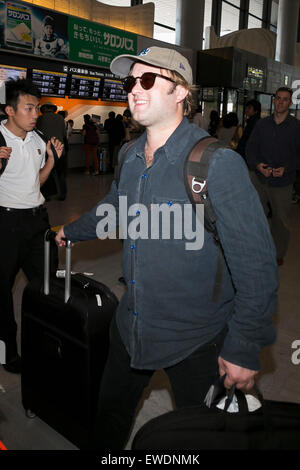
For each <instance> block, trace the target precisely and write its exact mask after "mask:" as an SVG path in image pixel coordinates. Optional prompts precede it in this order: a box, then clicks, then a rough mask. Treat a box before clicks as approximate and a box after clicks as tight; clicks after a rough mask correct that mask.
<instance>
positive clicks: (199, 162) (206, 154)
mask: <svg viewBox="0 0 300 470" xmlns="http://www.w3.org/2000/svg"><path fill="white" fill-rule="evenodd" d="M134 143H135V140H132V141H130V142H129V143H128V145H126V147H125V148H124V150H123V151H122V154H121V156H120V159H119V164H118V166H117V167H116V171H115V181H116V184H117V187H118V185H119V181H120V176H121V170H122V166H123V163H124V162H125V159H126V155H127V152H128V150H129V149H130V148H131V147H132V145H133V144H134ZM219 148H225V147H224V145H222V144H221V143H220V142H219V141H218V140H217V139H216V138H215V137H211V136H206V137H202V138H201V139H200V140H199V141H198V142H197V143H196V144H195V145H194V147H193V148H192V150H191V151H190V153H189V154H188V155H187V157H186V160H185V163H184V174H183V178H184V184H185V187H186V190H187V193H188V196H189V199H190V201H191V204H192V205H193V207H194V208H195V206H196V204H203V205H204V227H205V229H206V230H207V231H208V232H210V233H212V235H213V238H214V241H215V243H216V244H217V245H218V247H219V250H218V251H219V255H218V266H217V272H216V276H215V284H214V290H213V295H212V300H213V301H216V300H217V299H218V297H219V293H220V288H221V283H222V259H223V252H222V248H221V244H220V241H219V237H218V232H217V227H216V222H217V217H216V214H215V212H214V210H213V207H212V205H211V202H210V199H209V195H208V191H207V185H206V180H207V174H208V168H209V163H210V159H211V157H212V155H213V154H214V152H215V151H216V150H218V149H219Z"/></svg>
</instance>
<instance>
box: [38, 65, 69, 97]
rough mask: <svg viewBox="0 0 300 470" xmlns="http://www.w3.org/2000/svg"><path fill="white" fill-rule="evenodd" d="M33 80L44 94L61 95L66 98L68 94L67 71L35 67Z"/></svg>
mask: <svg viewBox="0 0 300 470" xmlns="http://www.w3.org/2000/svg"><path fill="white" fill-rule="evenodd" d="M32 81H33V83H34V84H35V85H36V86H37V87H38V88H39V89H40V91H41V93H42V95H44V96H60V97H62V98H64V96H65V94H66V85H67V74H66V73H60V72H48V71H45V70H37V69H33V70H32Z"/></svg>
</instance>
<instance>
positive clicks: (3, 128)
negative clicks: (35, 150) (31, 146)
mask: <svg viewBox="0 0 300 470" xmlns="http://www.w3.org/2000/svg"><path fill="white" fill-rule="evenodd" d="M6 123H7V119H3V121H1V132H2V133H3V134H4V135H7V137H10V139H15V140H22V141H23V142H28V141H29V140H30V139H31V138H32V136H33V132H32V131H29V132H27V134H26V137H25V139H22V137H19V136H17V135H16V134H14V133H13V132H11V131H10V130H9V129H8V128H7V127H6V126H5V124H6Z"/></svg>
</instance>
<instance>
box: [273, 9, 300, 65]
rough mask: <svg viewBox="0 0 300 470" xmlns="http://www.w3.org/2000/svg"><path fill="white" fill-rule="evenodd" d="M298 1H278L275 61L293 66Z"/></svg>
mask: <svg viewBox="0 0 300 470" xmlns="http://www.w3.org/2000/svg"><path fill="white" fill-rule="evenodd" d="M299 6H300V0H279V5H278V20H277V40H276V54H275V59H276V60H278V61H279V62H283V63H284V64H289V65H295V55H296V43H297V33H298V18H299Z"/></svg>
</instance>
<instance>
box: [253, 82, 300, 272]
mask: <svg viewBox="0 0 300 470" xmlns="http://www.w3.org/2000/svg"><path fill="white" fill-rule="evenodd" d="M292 93H293V92H292V90H291V89H290V88H286V87H280V88H279V89H278V90H277V91H276V94H275V97H274V113H273V114H272V116H269V117H266V118H264V119H261V120H260V121H259V122H258V123H257V124H256V126H255V128H254V130H253V132H252V134H251V136H250V139H249V141H248V144H247V146H246V160H247V163H248V165H249V168H250V170H252V172H251V178H252V182H253V184H254V186H255V188H256V189H257V192H258V194H259V197H260V200H261V203H262V205H263V208H264V210H265V213H266V214H268V213H269V206H270V207H271V214H272V216H271V233H272V236H273V239H274V243H275V247H276V251H277V263H278V265H279V266H280V265H282V264H283V261H284V257H285V255H286V253H287V250H288V245H289V238H290V228H289V225H290V212H291V201H292V192H293V184H294V181H295V178H296V170H297V169H299V168H300V121H298V119H296V118H294V117H293V116H291V115H290V112H289V109H290V106H291V105H292Z"/></svg>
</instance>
